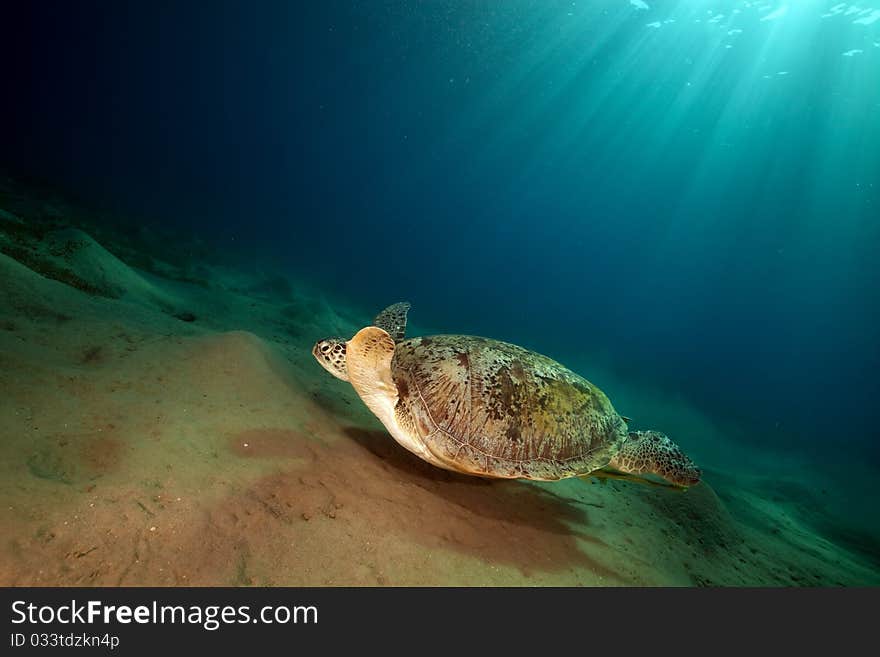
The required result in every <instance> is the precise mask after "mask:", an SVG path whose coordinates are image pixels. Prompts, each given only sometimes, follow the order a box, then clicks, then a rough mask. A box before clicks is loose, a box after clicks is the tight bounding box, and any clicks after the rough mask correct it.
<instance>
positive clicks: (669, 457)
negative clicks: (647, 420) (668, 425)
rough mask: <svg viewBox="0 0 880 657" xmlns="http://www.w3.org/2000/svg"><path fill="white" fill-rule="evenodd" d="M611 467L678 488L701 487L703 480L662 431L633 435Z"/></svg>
mask: <svg viewBox="0 0 880 657" xmlns="http://www.w3.org/2000/svg"><path fill="white" fill-rule="evenodd" d="M608 467H609V468H610V469H611V470H616V471H618V472H621V473H625V474H628V475H643V474H653V475H657V476H658V477H662V478H663V479H665V480H666V481H668V482H669V483H670V484H672V485H673V486H676V487H679V488H688V487H689V486H694V485H696V484H698V483H700V477H701V476H702V472H701V471H700V468H698V467H697V466H696V464H695V463H694V462H693V461H691V459H690V458H689V457H688V456H687V454H685V453H684V452H683V451H682V450H681V448H680V447H679V446H678V445H676V444H675V443H674V442H672V441H671V440H670V439H669V437H668V436H666V434H662V433H660V432H659V431H631V432H630V433H629V437H628V438H627V440H626V441H625V442H624V443H623V446H622V447H621V448H620V451H619V452H618V453H617V455H616V456H615V457H614V458H613V459H611V462H610V463H609V464H608Z"/></svg>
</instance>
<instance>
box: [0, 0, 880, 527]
mask: <svg viewBox="0 0 880 657" xmlns="http://www.w3.org/2000/svg"><path fill="white" fill-rule="evenodd" d="M12 11H13V10H9V9H4V10H3V12H2V14H5V13H6V12H10V15H9V16H7V17H5V18H0V20H2V22H3V24H5V25H6V26H7V28H9V29H8V33H7V34H5V35H4V38H3V42H2V44H0V54H2V59H3V61H4V62H5V66H4V72H5V75H4V78H5V79H4V88H5V92H4V96H5V99H4V101H3V106H4V107H3V110H2V112H3V114H4V115H5V118H4V119H3V121H2V125H0V142H2V146H0V166H2V168H3V170H4V171H5V172H7V174H8V175H13V176H28V177H31V178H33V179H35V180H40V181H43V182H45V183H47V184H51V185H52V186H54V187H55V188H57V189H61V190H64V192H65V193H67V194H70V195H71V196H73V197H75V198H77V199H80V200H82V202H83V203H86V204H88V205H89V206H90V207H95V208H100V211H101V212H102V213H104V214H105V216H112V217H114V221H115V222H116V223H117V225H119V226H123V227H127V228H126V229H130V230H131V231H141V232H143V231H150V230H153V229H155V230H157V231H160V230H162V231H169V230H170V231H176V233H177V234H181V235H186V236H187V239H189V238H193V239H197V240H199V242H200V243H201V244H202V245H203V247H204V249H205V251H207V252H210V253H212V254H215V255H218V254H220V255H222V254H234V256H235V257H236V258H238V259H239V260H240V261H242V262H246V263H253V264H255V265H260V266H262V265H266V266H269V265H270V264H271V266H273V267H276V268H278V269H279V270H281V271H283V272H285V273H286V274H287V275H289V276H290V278H291V280H294V281H302V282H303V284H304V285H306V284H307V285H309V286H311V288H313V289H316V290H319V291H320V292H321V293H322V294H324V295H325V296H326V298H328V299H336V300H340V301H339V302H340V303H345V304H348V306H349V307H350V308H354V309H356V310H354V311H352V312H353V313H355V314H356V313H361V316H362V317H363V323H364V324H367V323H369V320H370V318H371V317H372V315H373V314H374V313H375V312H376V311H378V310H379V309H381V308H382V307H384V306H386V305H388V304H390V303H393V302H395V301H398V300H408V301H410V302H411V303H412V304H413V310H412V315H411V321H412V326H413V328H414V329H415V330H416V331H425V332H433V333H467V334H477V335H484V336H489V337H494V338H498V339H502V340H506V341H509V342H514V343H517V344H520V345H523V346H525V347H528V348H531V349H534V350H536V351H539V352H541V353H544V354H547V355H549V356H551V357H553V358H555V359H557V360H559V361H561V362H563V363H565V364H566V365H568V366H569V367H571V368H572V369H574V370H576V371H578V372H579V373H581V374H583V375H584V376H585V377H587V378H588V379H590V380H591V381H592V382H594V383H596V384H597V385H599V386H600V387H601V388H602V389H603V390H604V391H605V392H606V393H607V394H608V395H609V397H610V398H611V399H612V400H613V401H614V403H615V406H616V408H617V410H618V411H619V412H621V413H623V414H625V415H627V416H630V417H632V418H633V419H634V421H635V422H637V424H638V425H639V426H640V427H648V428H655V429H661V430H663V431H665V432H666V433H668V434H669V435H670V436H671V437H673V438H674V439H675V440H676V441H677V442H679V444H682V445H685V446H686V447H687V448H689V450H691V451H692V452H693V453H694V454H695V455H696V456H697V457H702V459H703V461H704V462H705V461H707V460H708V461H709V466H710V469H711V467H718V468H719V469H722V470H725V471H727V472H734V473H735V472H742V473H743V474H751V469H752V467H753V466H754V464H755V463H757V461H752V460H751V457H749V456H743V455H744V454H746V455H757V457H756V458H757V459H758V460H760V461H761V467H762V468H763V469H762V474H763V475H769V476H772V473H773V469H774V465H773V464H774V463H775V462H778V463H779V468H780V470H781V471H782V470H784V471H785V472H786V473H787V475H789V474H791V472H792V469H793V468H795V467H796V466H795V465H792V464H793V463H794V464H797V463H801V462H805V463H809V464H810V465H811V466H812V467H814V468H815V469H816V470H817V471H821V470H823V469H827V470H828V472H829V473H833V474H834V475H835V476H837V481H838V482H839V486H838V488H837V494H838V495H840V496H841V497H842V498H843V499H845V500H847V502H846V504H844V506H848V507H849V508H850V509H851V510H852V512H853V515H854V516H856V515H858V514H859V513H861V512H862V511H861V510H862V509H866V508H873V506H875V502H876V499H875V500H871V499H869V498H866V497H865V496H864V494H862V493H861V491H863V490H868V491H870V490H871V486H872V483H871V482H870V481H867V480H865V479H864V477H863V476H862V475H861V474H859V475H858V476H859V477H862V480H861V481H860V483H859V486H861V488H859V491H860V492H859V497H858V498H857V499H856V498H855V494H853V495H852V496H851V497H849V498H848V497H847V495H848V493H847V484H846V478H847V472H848V471H849V468H850V467H851V466H852V467H853V468H854V470H853V471H857V472H858V473H863V472H872V471H873V470H872V469H874V468H878V467H880V442H878V440H877V427H878V425H880V422H878V419H880V418H878V408H880V406H878V403H877V400H878V398H880V378H878V376H877V372H878V371H880V277H878V267H877V254H878V253H880V1H878V0H866V1H865V2H860V3H858V4H852V3H848V2H846V3H838V2H835V1H834V0H803V1H798V0H787V1H786V0H781V1H780V0H772V1H771V0H767V1H757V2H746V1H741V0H736V1H729V0H715V1H709V0H689V1H687V2H684V1H674V0H645V1H644V2H643V1H642V0H594V1H586V0H577V1H571V0H568V1H565V2H562V1H555V0H505V1H504V2H489V1H476V0H474V1H462V0H459V1H455V2H453V1H444V0H435V1H425V2H405V1H403V0H397V1H386V0H376V1H374V2H355V1H354V0H349V1H345V2H343V1H339V0H330V1H326V2H312V3H290V2H280V1H277V2H276V1H273V0H265V1H263V2H259V3H242V2H220V1H218V2H213V3H208V4H205V3H170V2H169V3H166V2H151V3H146V2H144V3H122V2H119V3H116V2H90V1H83V2H76V3H63V2H30V3H26V6H25V7H18V8H17V9H15V10H14V12H15V13H14V15H12ZM2 14H0V16H2ZM329 329H330V327H328V334H330V333H331V331H330V330H329ZM321 337H325V336H324V335H314V336H306V337H305V338H304V340H308V339H312V338H314V339H318V338H321ZM722 443H723V444H724V445H728V446H733V447H731V448H730V449H728V448H727V447H724V448H723V449H722V448H720V447H719V444H722ZM807 485H809V483H808V482H807ZM875 495H876V493H875ZM876 520H877V516H876V515H874V516H873V517H871V518H870V519H867V518H866V519H864V522H865V524H866V526H865V527H864V530H865V531H866V532H869V533H872V532H874V531H876V530H878V527H877V526H876V525H875V524H874V523H875V522H876Z"/></svg>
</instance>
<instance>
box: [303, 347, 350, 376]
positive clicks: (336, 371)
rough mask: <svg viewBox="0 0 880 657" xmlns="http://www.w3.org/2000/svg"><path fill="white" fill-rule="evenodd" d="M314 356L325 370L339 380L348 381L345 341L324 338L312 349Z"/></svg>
mask: <svg viewBox="0 0 880 657" xmlns="http://www.w3.org/2000/svg"><path fill="white" fill-rule="evenodd" d="M312 355H313V356H314V357H315V360H317V361H318V363H319V364H320V365H321V367H323V368H324V369H325V370H327V371H328V372H330V374H332V375H333V376H335V377H336V378H337V379H342V380H343V381H348V370H347V369H346V367H345V339H343V338H324V339H323V340H318V341H317V342H316V343H315V346H314V347H312Z"/></svg>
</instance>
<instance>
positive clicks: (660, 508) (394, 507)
mask: <svg viewBox="0 0 880 657" xmlns="http://www.w3.org/2000/svg"><path fill="white" fill-rule="evenodd" d="M0 219H2V218H0ZM4 221H7V222H9V221H10V219H8V218H7V219H5V220H4ZM7 226H8V223H7ZM0 227H2V226H0ZM11 232H13V233H14V232H15V231H14V230H13V231H11ZM70 235H74V236H75V237H76V239H75V240H73V241H75V242H79V243H81V244H80V246H76V245H73V246H70V247H69V249H67V250H68V251H69V253H67V252H66V251H65V248H59V246H58V240H59V239H61V238H63V239H62V240H61V241H62V246H64V244H66V243H67V242H68V241H70V240H69V239H68V238H69V237H70ZM41 237H42V239H41V240H40V241H39V242H38V243H37V242H33V241H30V242H29V241H28V238H27V237H21V236H18V237H16V238H15V240H12V241H8V242H7V245H8V244H10V243H13V242H14V243H15V244H17V245H18V247H17V248H18V249H19V250H18V251H16V252H15V253H17V254H18V255H19V256H20V257H21V259H23V260H25V261H27V262H28V263H29V265H31V266H32V267H34V268H35V269H37V270H42V271H43V273H48V274H50V275H51V276H52V278H55V279H61V281H64V282H61V281H59V280H51V279H50V278H47V277H45V276H43V275H41V274H39V273H37V272H36V271H34V270H32V269H30V268H28V267H26V266H24V265H23V264H21V263H19V262H17V261H16V260H14V259H13V258H10V257H7V256H6V255H0V377H2V378H0V393H2V394H0V505H2V506H0V537H2V538H0V584H2V585H28V584H65V585H68V584H69V585H116V584H126V585H149V584H155V585H181V584H192V585H238V584H240V585H300V584H302V585H326V584H333V585H342V584H354V585H377V584H379V585H404V584H427V585H496V584H497V585H501V584H504V585H546V584H558V585H580V584H582V585H611V586H617V585H693V584H697V585H711V584H735V585H739V584H759V585H766V584H770V585H777V584H779V585H790V584H799V585H817V584H823V585H827V584H847V585H859V584H874V585H876V584H878V583H880V575H878V571H877V567H876V565H872V564H871V562H870V561H869V560H868V559H867V558H865V557H864V556H859V555H858V554H857V553H854V552H850V551H847V550H846V549H844V548H843V547H841V546H840V545H837V544H835V543H832V542H831V541H830V540H829V539H828V538H825V537H823V536H821V535H819V534H818V533H817V532H816V530H815V529H814V528H813V527H812V525H811V524H810V523H809V522H806V521H805V520H804V517H803V515H802V514H801V513H799V512H798V511H797V509H793V508H792V506H791V504H790V502H791V500H790V499H787V498H784V497H779V498H778V499H777V501H773V500H771V499H768V497H767V495H766V494H765V493H766V491H764V492H763V493H762V489H761V487H760V486H759V485H757V484H756V485H755V486H748V487H746V486H743V485H742V482H738V481H737V480H736V478H731V475H730V474H725V473H722V472H712V471H711V470H710V472H709V474H708V476H707V483H706V484H705V485H700V486H698V487H696V488H694V489H692V490H690V491H689V492H687V493H685V494H682V493H675V492H667V491H662V490H656V489H653V488H646V487H640V486H637V485H632V484H626V483H618V482H611V483H608V484H599V483H595V484H591V483H588V482H584V481H580V480H570V481H566V482H561V483H557V484H534V483H527V482H490V481H484V480H480V479H476V478H468V477H463V476H457V475H453V474H451V473H448V472H445V471H442V470H439V469H436V468H433V467H431V466H429V465H427V464H425V463H423V462H421V461H419V460H418V459H416V458H415V457H413V456H411V455H410V454H409V453H408V452H406V451H404V450H403V449H401V448H400V447H398V446H397V445H396V444H395V443H394V442H393V441H392V440H391V439H390V438H389V437H388V435H387V434H386V433H385V432H384V430H382V428H381V426H380V425H379V424H378V422H377V421H376V420H375V419H374V418H372V416H370V415H369V413H368V412H366V410H365V409H364V408H363V406H362V404H361V403H360V401H359V400H358V399H357V397H356V395H355V394H354V392H353V391H352V390H351V388H350V386H348V385H347V384H345V383H343V382H340V381H337V380H335V379H332V378H331V377H329V376H328V375H326V374H325V373H324V371H323V370H321V369H320V368H319V367H318V366H317V364H315V363H314V362H313V361H312V359H311V355H310V354H309V348H310V346H311V344H312V342H313V340H314V339H315V338H317V337H322V336H324V335H327V334H331V335H332V334H346V333H349V334H350V333H351V332H353V331H354V329H355V328H356V322H357V321H361V320H359V319H358V318H356V317H354V318H346V317H345V316H344V314H343V316H340V315H339V314H337V313H336V312H334V311H332V310H330V306H329V304H327V303H326V302H325V301H324V300H323V299H321V298H320V297H318V296H315V295H313V294H311V295H310V294H308V293H305V292H302V291H297V290H295V289H293V288H288V287H286V286H285V285H283V284H279V283H278V281H277V280H275V279H272V280H263V279H260V280H254V279H249V278H248V276H247V275H246V274H243V273H241V272H231V271H225V272H221V271H217V270H214V271H207V270H205V271H206V272H207V273H208V274H210V275H211V276H212V277H213V278H212V281H211V283H210V285H208V286H205V285H204V284H202V285H196V284H193V283H186V282H181V281H179V280H177V281H175V280H171V279H162V278H158V277H156V276H154V275H151V274H147V273H145V272H142V271H135V270H133V269H131V268H129V267H128V266H127V265H124V264H122V262H121V261H119V260H118V259H116V257H115V256H113V255H111V254H110V253H109V252H108V251H107V250H106V249H104V248H103V247H101V246H100V245H98V244H97V243H95V242H94V241H93V240H91V238H88V236H85V237H84V236H83V234H79V233H77V234H71V233H67V234H63V235H60V236H59V235H57V234H56V235H55V236H54V238H51V239H50V238H48V237H47V236H45V235H43V236H41ZM50 237H51V236H50ZM53 239H54V240H55V241H54V242H53ZM23 244H24V245H25V246H22V245H23ZM47 244H55V247H54V254H53V253H52V252H51V251H52V250H51V249H49V250H48V251H47V247H46V245H47ZM22 248H25V249H26V250H27V249H30V251H29V253H30V255H28V254H27V253H24V254H23V253H22V251H21V249H22ZM47 259H49V260H51V262H50V265H47V264H46V263H47V262H48V261H49V260H47ZM171 270H173V267H169V271H171ZM65 272H67V273H69V274H70V276H68V275H67V274H65ZM106 272H111V273H112V277H110V278H109V279H108V278H107V277H106V275H105V274H106ZM172 273H173V271H172ZM203 273H205V272H204V271H203ZM102 277H103V278H102ZM180 277H181V278H186V277H183V276H180ZM72 283H73V284H72ZM77 283H79V284H77ZM83 283H84V284H83ZM243 291H244V292H243ZM181 318H182V319H181ZM366 319H367V318H363V320H364V321H365V320H366ZM758 483H760V482H758ZM712 486H717V487H718V490H719V491H721V498H723V500H724V501H722V499H720V498H719V496H718V495H716V493H715V492H714V491H713V488H712ZM728 509H730V510H731V511H728Z"/></svg>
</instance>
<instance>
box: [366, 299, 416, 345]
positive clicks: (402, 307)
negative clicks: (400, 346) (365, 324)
mask: <svg viewBox="0 0 880 657" xmlns="http://www.w3.org/2000/svg"><path fill="white" fill-rule="evenodd" d="M409 309H410V304H409V301H401V302H399V303H394V304H391V305H390V306H388V307H387V308H386V309H385V310H383V311H382V312H380V313H379V314H378V315H376V318H375V319H374V320H373V326H378V327H379V328H380V329H382V330H383V331H385V332H386V333H387V334H388V335H390V336H391V338H392V339H393V340H394V341H395V342H400V341H401V340H403V338H404V337H406V314H407V313H408V312H409Z"/></svg>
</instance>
